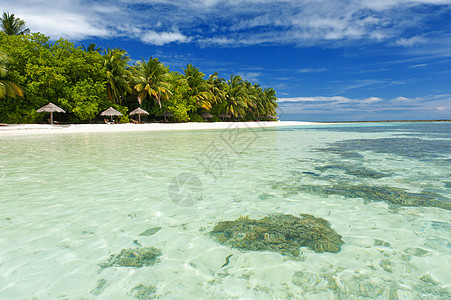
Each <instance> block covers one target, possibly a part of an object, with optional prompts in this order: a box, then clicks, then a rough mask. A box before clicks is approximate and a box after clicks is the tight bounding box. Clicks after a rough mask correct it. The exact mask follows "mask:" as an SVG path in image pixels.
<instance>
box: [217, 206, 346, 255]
mask: <svg viewBox="0 0 451 300" xmlns="http://www.w3.org/2000/svg"><path fill="white" fill-rule="evenodd" d="M301 216H302V217H301V218H299V217H296V216H293V215H284V214H275V215H271V216H268V217H265V218H262V219H258V220H253V219H249V217H240V218H238V219H237V220H235V221H223V222H219V223H218V224H217V225H216V226H215V227H214V228H213V230H212V231H211V232H210V233H211V235H213V236H214V237H215V238H216V239H217V240H218V241H219V242H220V243H221V244H224V245H228V246H231V247H233V248H237V249H241V250H253V251H262V250H267V251H274V252H278V253H280V254H284V255H288V256H292V257H297V256H299V248H300V247H303V246H306V247H309V248H311V249H313V250H314V251H315V252H317V253H321V252H325V251H327V252H333V253H337V252H339V251H340V247H341V245H342V244H343V241H342V240H341V236H340V235H339V234H337V233H336V232H335V231H334V230H333V229H332V228H331V227H330V225H329V222H328V221H326V220H324V219H322V218H316V217H314V216H312V215H306V214H303V215H301Z"/></svg>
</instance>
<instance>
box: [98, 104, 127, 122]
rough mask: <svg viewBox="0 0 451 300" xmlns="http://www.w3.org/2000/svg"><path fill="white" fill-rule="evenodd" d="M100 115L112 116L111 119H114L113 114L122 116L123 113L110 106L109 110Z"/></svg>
mask: <svg viewBox="0 0 451 300" xmlns="http://www.w3.org/2000/svg"><path fill="white" fill-rule="evenodd" d="M100 115H101V116H110V117H111V121H113V116H122V114H121V113H120V112H118V111H117V110H115V109H114V108H112V107H109V108H108V109H107V110H105V111H103V112H102V113H101V114H100Z"/></svg>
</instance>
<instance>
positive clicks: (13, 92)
mask: <svg viewBox="0 0 451 300" xmlns="http://www.w3.org/2000/svg"><path fill="white" fill-rule="evenodd" d="M7 64H8V57H7V56H6V55H5V54H3V53H1V52H0V99H2V98H5V97H6V96H8V97H11V98H15V97H16V96H20V97H22V96H23V92H22V89H21V88H20V87H18V86H17V85H16V84H14V83H13V82H11V81H9V80H6V75H8V68H7Z"/></svg>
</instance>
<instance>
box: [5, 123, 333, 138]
mask: <svg viewBox="0 0 451 300" xmlns="http://www.w3.org/2000/svg"><path fill="white" fill-rule="evenodd" d="M320 124H325V123H314V122H299V121H278V122H217V123H195V122H190V123H146V124H132V123H128V124H73V125H50V124H47V125H45V124H20V125H12V124H11V125H7V126H1V127H0V136H11V135H31V134H32V135H34V134H61V133H89V132H134V131H169V130H208V129H210V130H211V129H238V128H264V127H282V126H303V125H320Z"/></svg>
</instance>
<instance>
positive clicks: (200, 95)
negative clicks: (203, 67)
mask: <svg viewBox="0 0 451 300" xmlns="http://www.w3.org/2000/svg"><path fill="white" fill-rule="evenodd" d="M182 70H183V72H184V77H185V80H186V82H187V83H188V86H189V88H190V90H189V95H190V96H191V97H193V98H194V99H196V104H197V106H198V107H202V108H205V109H207V110H209V109H211V104H212V102H214V101H215V97H214V95H213V93H212V92H211V89H210V85H209V84H208V82H207V80H205V79H204V77H205V74H204V73H202V72H200V71H199V68H196V67H193V65H191V64H189V65H187V66H186V69H182Z"/></svg>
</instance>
